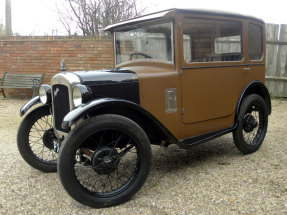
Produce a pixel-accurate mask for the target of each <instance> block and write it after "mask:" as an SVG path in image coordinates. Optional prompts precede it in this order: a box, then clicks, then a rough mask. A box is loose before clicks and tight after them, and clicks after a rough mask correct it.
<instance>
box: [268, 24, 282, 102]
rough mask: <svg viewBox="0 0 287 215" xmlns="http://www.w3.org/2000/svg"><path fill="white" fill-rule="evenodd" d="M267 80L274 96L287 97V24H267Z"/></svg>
mask: <svg viewBox="0 0 287 215" xmlns="http://www.w3.org/2000/svg"><path fill="white" fill-rule="evenodd" d="M266 57H267V58H266V80H265V84H266V86H267V88H268V90H269V92H270V94H271V95H272V96H276V97H287V25H286V24H284V25H283V24H282V25H277V24H266Z"/></svg>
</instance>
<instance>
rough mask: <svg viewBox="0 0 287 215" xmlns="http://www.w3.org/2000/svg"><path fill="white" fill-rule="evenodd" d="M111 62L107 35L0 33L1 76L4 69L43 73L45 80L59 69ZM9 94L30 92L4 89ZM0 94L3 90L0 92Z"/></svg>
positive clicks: (91, 67) (98, 66)
mask: <svg viewBox="0 0 287 215" xmlns="http://www.w3.org/2000/svg"><path fill="white" fill-rule="evenodd" d="M62 59H64V60H65V62H66V68H67V70H69V71H76V70H95V69H103V68H112V67H113V66H114V60H113V47H112V39H111V38H110V37H49V36H47V37H0V78H2V76H3V74H4V72H13V73H45V78H44V83H47V84H49V83H50V80H51V77H52V76H53V75H55V74H56V73H58V72H59V70H60V61H61V60H62ZM6 92H7V93H8V96H16V97H19V96H20V97H23V96H31V92H32V90H23V89H14V90H7V91H6ZM0 96H2V94H0Z"/></svg>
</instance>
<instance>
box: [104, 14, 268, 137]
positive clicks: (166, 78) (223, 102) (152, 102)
mask: <svg viewBox="0 0 287 215" xmlns="http://www.w3.org/2000/svg"><path fill="white" fill-rule="evenodd" d="M155 16H156V19H172V20H173V22H174V38H175V39H174V50H175V63H174V64H173V65H172V64H167V63H161V62H157V61H153V60H150V59H148V60H145V59H144V60H136V61H128V62H125V63H123V64H120V65H118V66H117V67H118V68H124V69H127V70H131V71H134V72H135V73H136V74H137V75H138V77H139V87H140V105H141V106H142V107H143V108H145V109H146V110H147V111H149V112H150V113H151V114H152V115H153V116H155V117H156V118H157V119H158V120H159V121H160V122H161V123H162V124H163V125H164V126H165V127H166V128H167V129H168V130H169V131H170V132H171V133H172V134H173V135H174V136H175V137H176V138H177V139H178V140H180V141H185V140H188V139H189V138H191V137H197V136H200V135H204V134H207V133H213V132H216V131H218V132H219V133H220V131H222V132H223V133H224V131H228V130H229V131H231V130H232V129H233V128H234V127H235V126H236V114H237V111H238V106H239V105H240V101H241V99H242V97H243V96H246V95H247V94H245V93H246V91H245V90H246V89H247V88H248V85H250V84H251V83H252V82H253V81H259V82H261V83H264V80H265V55H266V54H265V49H266V48H265V30H264V29H265V24H264V22H263V21H262V20H260V19H257V18H254V17H249V16H243V15H239V14H232V13H226V12H218V11H204V10H182V9H171V10H167V11H162V12H158V13H155V14H149V15H146V16H143V17H140V18H137V19H134V20H129V21H125V22H122V23H118V24H115V25H112V26H109V27H107V29H106V30H108V31H114V30H116V29H117V28H123V27H125V26H127V25H129V26H132V25H135V24H136V23H138V22H139V21H141V22H143V20H144V21H147V20H150V19H153V18H154V17H155ZM185 18H195V19H209V20H222V21H236V22H240V23H241V27H242V53H243V57H242V59H241V60H238V61H221V62H216V61H215V62H192V63H186V62H185V61H184V59H183V36H182V35H183V28H182V26H183V25H182V24H183V22H184V19H185ZM249 23H253V24H256V25H258V26H260V27H261V28H262V45H263V46H262V47H263V50H262V58H261V59H259V60H250V59H249V57H248V32H247V29H248V24H249ZM169 88H175V89H176V106H177V111H176V112H173V113H167V112H166V101H165V90H166V89H169ZM261 88H262V86H261V87H259V86H257V87H256V90H257V93H258V94H260V95H263V97H264V99H265V101H266V103H267V105H268V106H269V109H270V112H271V106H270V101H269V100H270V97H269V95H267V94H266V90H263V89H261ZM211 136H212V134H211Z"/></svg>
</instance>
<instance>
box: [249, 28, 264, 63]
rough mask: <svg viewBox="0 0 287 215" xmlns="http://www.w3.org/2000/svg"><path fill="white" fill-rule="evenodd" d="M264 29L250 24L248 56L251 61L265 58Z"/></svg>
mask: <svg viewBox="0 0 287 215" xmlns="http://www.w3.org/2000/svg"><path fill="white" fill-rule="evenodd" d="M262 43H263V41H262V28H261V27H260V26H259V25H255V24H252V23H249V24H248V53H249V54H248V55H249V59H250V60H260V59H261V58H262V56H263V45H262Z"/></svg>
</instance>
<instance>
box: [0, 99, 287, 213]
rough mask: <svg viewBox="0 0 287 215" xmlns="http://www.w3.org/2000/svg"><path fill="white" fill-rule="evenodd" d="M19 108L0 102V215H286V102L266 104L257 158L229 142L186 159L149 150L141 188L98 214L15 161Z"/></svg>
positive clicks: (54, 180)
mask: <svg viewBox="0 0 287 215" xmlns="http://www.w3.org/2000/svg"><path fill="white" fill-rule="evenodd" d="M24 102H25V100H13V99H3V98H0V163H1V167H0V214H7V213H8V214H20V213H22V214H287V101H286V100H272V108H273V110H272V111H273V112H272V115H271V117H270V118H269V127H268V133H267V136H266V138H265V141H264V143H263V145H262V147H261V148H260V150H259V151H258V152H256V153H254V154H251V155H242V154H241V153H240V152H239V151H238V150H237V149H236V148H235V146H234V144H233V140H232V136H231V135H230V134H229V135H226V136H223V137H220V138H218V139H214V140H212V141H209V142H207V143H204V144H202V145H199V146H197V147H195V148H193V149H192V150H189V151H185V150H182V149H180V148H178V147H177V146H170V147H168V148H161V147H153V166H152V169H151V172H150V175H149V177H148V180H147V182H146V183H145V185H144V186H143V188H142V189H141V190H140V191H139V192H138V193H137V194H136V195H135V196H134V197H133V198H132V199H131V200H130V201H129V202H127V203H126V204H123V205H120V206H117V207H112V208H107V209H100V210H99V209H92V208H89V207H86V206H83V205H81V204H79V203H77V202H76V201H74V200H72V199H71V198H70V196H69V195H68V194H67V193H66V192H65V190H64V189H63V188H62V186H61V184H60V181H59V179H58V176H57V174H56V173H50V174H45V173H42V172H40V171H37V170H35V169H33V168H31V167H30V166H28V165H27V164H26V163H25V162H24V161H23V159H22V158H21V157H20V155H19V153H18V151H17V146H16V133H17V128H18V125H19V123H20V121H21V118H20V117H19V108H20V107H21V106H22V105H23V104H24Z"/></svg>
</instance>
